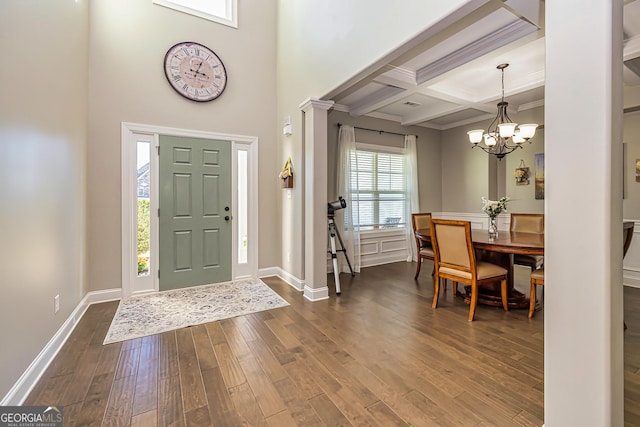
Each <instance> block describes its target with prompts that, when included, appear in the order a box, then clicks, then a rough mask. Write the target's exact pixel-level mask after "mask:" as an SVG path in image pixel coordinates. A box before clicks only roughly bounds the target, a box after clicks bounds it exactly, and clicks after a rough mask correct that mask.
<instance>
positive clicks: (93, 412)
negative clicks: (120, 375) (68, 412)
mask: <svg viewBox="0 0 640 427" xmlns="http://www.w3.org/2000/svg"><path fill="white" fill-rule="evenodd" d="M114 378H115V372H109V373H106V374H102V375H97V376H95V377H93V380H92V381H91V386H90V387H89V392H88V393H87V397H86V398H85V400H84V402H83V403H82V408H81V409H80V412H79V413H78V417H77V422H76V425H100V424H102V420H103V418H104V414H105V411H106V410H107V403H108V402H109V394H110V391H111V387H112V386H113V382H114Z"/></svg>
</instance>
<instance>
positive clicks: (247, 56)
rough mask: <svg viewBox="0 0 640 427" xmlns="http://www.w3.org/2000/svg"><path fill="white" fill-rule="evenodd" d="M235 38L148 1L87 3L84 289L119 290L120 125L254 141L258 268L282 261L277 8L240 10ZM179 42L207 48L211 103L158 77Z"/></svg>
mask: <svg viewBox="0 0 640 427" xmlns="http://www.w3.org/2000/svg"><path fill="white" fill-rule="evenodd" d="M238 5H239V6H238V7H239V26H238V29H234V28H231V27H227V26H224V25H219V24H215V23H212V22H211V21H207V20H204V19H201V18H197V17H194V16H190V15H187V14H184V13H181V12H177V11H175V10H172V9H168V8H165V7H162V6H158V5H154V4H153V3H152V2H151V1H135V2H132V1H128V0H92V1H91V10H90V37H91V44H90V52H91V60H90V66H89V75H90V88H89V96H90V98H89V99H90V102H89V147H88V157H87V158H88V184H89V191H88V233H89V241H88V262H89V271H88V275H89V276H88V279H89V287H90V290H100V289H109V288H117V287H120V286H121V283H120V270H121V265H120V264H121V255H120V254H121V237H120V236H121V233H120V209H121V206H120V200H121V197H120V124H121V122H132V123H143V124H151V125H158V126H168V127H175V128H183V129H194V130H203V131H212V132H221V133H229V134H238V135H249V136H257V137H258V138H259V148H258V151H259V165H258V168H259V171H258V172H259V181H260V184H259V215H260V217H259V218H260V219H259V229H260V232H259V244H260V247H259V266H260V267H267V266H274V265H278V264H279V262H280V257H279V254H280V243H279V242H280V220H279V217H278V216H277V204H276V203H275V202H274V200H275V199H276V196H277V195H278V194H279V188H278V181H277V174H278V165H277V164H276V163H277V162H276V148H275V145H276V144H277V143H278V142H279V141H278V140H277V138H276V131H277V129H276V128H277V126H276V116H275V97H276V86H275V85H276V77H275V72H276V60H275V57H276V49H275V41H276V39H275V37H276V10H275V9H276V3H275V1H259V2H244V1H240V2H238ZM180 41H196V42H199V43H202V44H204V45H206V46H208V47H209V48H211V49H213V50H214V51H215V52H216V53H217V54H218V56H219V57H220V58H221V59H222V61H223V63H224V65H225V68H226V70H227V74H228V82H227V87H226V89H225V91H224V93H223V94H222V95H221V96H220V97H219V98H218V99H216V100H214V101H212V102H208V103H196V102H192V101H189V100H187V99H185V98H183V97H181V96H180V95H178V94H177V93H176V92H175V91H174V90H173V89H172V88H171V87H170V86H169V84H168V83H167V81H166V78H165V76H164V72H163V59H164V55H165V53H166V51H167V50H168V49H169V48H170V47H171V46H173V45H174V44H175V43H177V42H180Z"/></svg>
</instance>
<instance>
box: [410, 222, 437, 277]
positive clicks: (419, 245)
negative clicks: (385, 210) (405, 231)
mask: <svg viewBox="0 0 640 427" xmlns="http://www.w3.org/2000/svg"><path fill="white" fill-rule="evenodd" d="M411 225H412V226H413V236H414V237H415V239H416V250H417V251H418V266H417V267H416V276H415V277H414V279H415V280H417V279H418V276H419V275H420V267H421V266H422V260H423V259H429V260H431V261H434V259H435V258H434V255H433V248H432V247H431V243H429V242H427V241H426V240H422V239H419V238H418V237H417V236H416V231H418V230H420V229H426V230H428V229H429V227H431V213H414V214H411ZM434 271H435V266H434ZM431 274H433V273H431Z"/></svg>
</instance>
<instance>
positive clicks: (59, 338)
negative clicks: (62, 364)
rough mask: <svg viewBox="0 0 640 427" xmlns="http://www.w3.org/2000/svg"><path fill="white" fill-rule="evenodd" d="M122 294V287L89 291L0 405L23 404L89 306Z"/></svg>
mask: <svg viewBox="0 0 640 427" xmlns="http://www.w3.org/2000/svg"><path fill="white" fill-rule="evenodd" d="M121 295H122V289H119V288H118V289H107V290H104V291H94V292H89V293H87V294H86V295H85V297H84V298H82V300H81V301H80V303H78V305H77V307H76V308H75V309H74V310H73V312H72V313H71V315H70V316H69V317H68V318H67V320H66V321H65V322H64V323H63V324H62V326H61V327H60V329H58V331H57V332H56V333H55V335H54V336H53V337H52V338H51V340H49V342H48V343H47V345H45V346H44V348H43V349H42V351H41V352H40V354H38V356H37V357H36V358H35V359H34V361H33V362H31V364H30V365H29V367H28V368H27V369H26V370H25V371H24V373H23V374H22V375H21V376H20V378H19V379H18V381H17V382H16V383H15V384H14V385H13V387H11V390H9V392H8V393H7V394H6V396H5V397H4V398H3V399H2V401H0V406H19V405H22V404H23V403H24V401H25V399H26V398H27V396H29V393H31V390H33V387H35V385H36V384H37V383H38V381H39V380H40V378H41V377H42V374H44V372H45V370H46V369H47V367H49V365H50V364H51V362H52V361H53V359H54V358H55V357H56V355H57V354H58V352H59V351H60V349H61V348H62V346H63V345H64V343H65V342H66V341H67V339H68V338H69V335H71V332H73V330H74V329H75V327H76V326H77V325H78V322H79V321H80V319H81V318H82V315H84V313H85V311H87V308H89V306H90V305H91V304H96V303H100V302H107V301H113V300H117V299H120V296H121Z"/></svg>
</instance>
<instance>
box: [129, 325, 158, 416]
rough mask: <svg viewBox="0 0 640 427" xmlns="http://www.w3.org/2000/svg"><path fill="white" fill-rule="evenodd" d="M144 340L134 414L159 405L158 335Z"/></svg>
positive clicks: (147, 410) (141, 349) (141, 348)
mask: <svg viewBox="0 0 640 427" xmlns="http://www.w3.org/2000/svg"><path fill="white" fill-rule="evenodd" d="M153 338H155V339H154V340H147V341H143V344H142V346H141V347H140V359H139V363H138V375H137V377H136V384H135V395H134V398H133V411H132V413H133V415H134V416H135V415H139V414H143V413H145V412H150V411H152V410H154V409H156V408H157V407H158V373H159V371H160V364H159V346H158V336H157V335H154V336H153Z"/></svg>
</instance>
